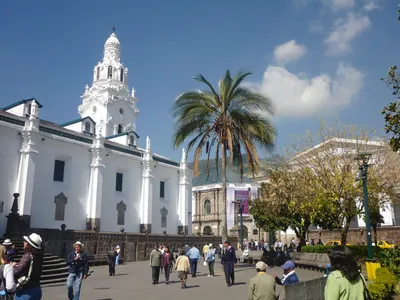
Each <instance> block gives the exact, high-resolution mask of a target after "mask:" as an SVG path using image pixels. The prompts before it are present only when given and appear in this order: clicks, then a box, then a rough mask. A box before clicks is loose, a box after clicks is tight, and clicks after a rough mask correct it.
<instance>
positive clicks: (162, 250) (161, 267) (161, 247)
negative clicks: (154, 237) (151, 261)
mask: <svg viewBox="0 0 400 300" xmlns="http://www.w3.org/2000/svg"><path fill="white" fill-rule="evenodd" d="M158 250H160V252H161V256H162V255H163V254H164V245H160V247H159V248H158ZM162 273H163V266H162V264H161V265H160V274H162Z"/></svg>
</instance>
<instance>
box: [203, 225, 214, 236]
mask: <svg viewBox="0 0 400 300" xmlns="http://www.w3.org/2000/svg"><path fill="white" fill-rule="evenodd" d="M211 232H212V229H211V227H210V226H206V227H204V229H203V235H211Z"/></svg>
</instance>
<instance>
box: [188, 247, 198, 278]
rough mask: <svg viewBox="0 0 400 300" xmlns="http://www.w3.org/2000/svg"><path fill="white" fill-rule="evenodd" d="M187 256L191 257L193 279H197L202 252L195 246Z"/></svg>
mask: <svg viewBox="0 0 400 300" xmlns="http://www.w3.org/2000/svg"><path fill="white" fill-rule="evenodd" d="M186 256H188V257H189V261H190V273H192V277H196V274H197V263H198V261H199V260H200V250H199V249H197V248H196V247H195V246H193V247H192V248H190V250H189V251H188V252H187V253H186Z"/></svg>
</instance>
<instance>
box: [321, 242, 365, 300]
mask: <svg viewBox="0 0 400 300" xmlns="http://www.w3.org/2000/svg"><path fill="white" fill-rule="evenodd" d="M329 259H330V261H331V265H332V269H333V270H334V271H332V272H331V273H329V275H328V278H327V280H326V286H325V299H326V300H350V299H351V300H363V299H368V297H364V295H366V294H367V295H368V296H369V292H368V288H367V286H366V283H365V279H364V277H363V276H362V274H361V273H360V271H359V270H358V266H357V262H356V260H355V258H354V255H353V253H352V252H351V251H350V250H349V248H347V247H345V246H336V247H335V248H333V249H332V250H331V252H330V253H329ZM369 299H370V298H369Z"/></svg>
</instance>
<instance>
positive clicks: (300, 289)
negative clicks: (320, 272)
mask: <svg viewBox="0 0 400 300" xmlns="http://www.w3.org/2000/svg"><path fill="white" fill-rule="evenodd" d="M325 284H326V278H324V277H323V278H317V279H313V280H308V281H304V282H299V283H296V284H289V285H286V286H283V287H282V290H281V293H280V295H279V300H283V299H285V300H322V299H324V298H325V297H324V291H325Z"/></svg>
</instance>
